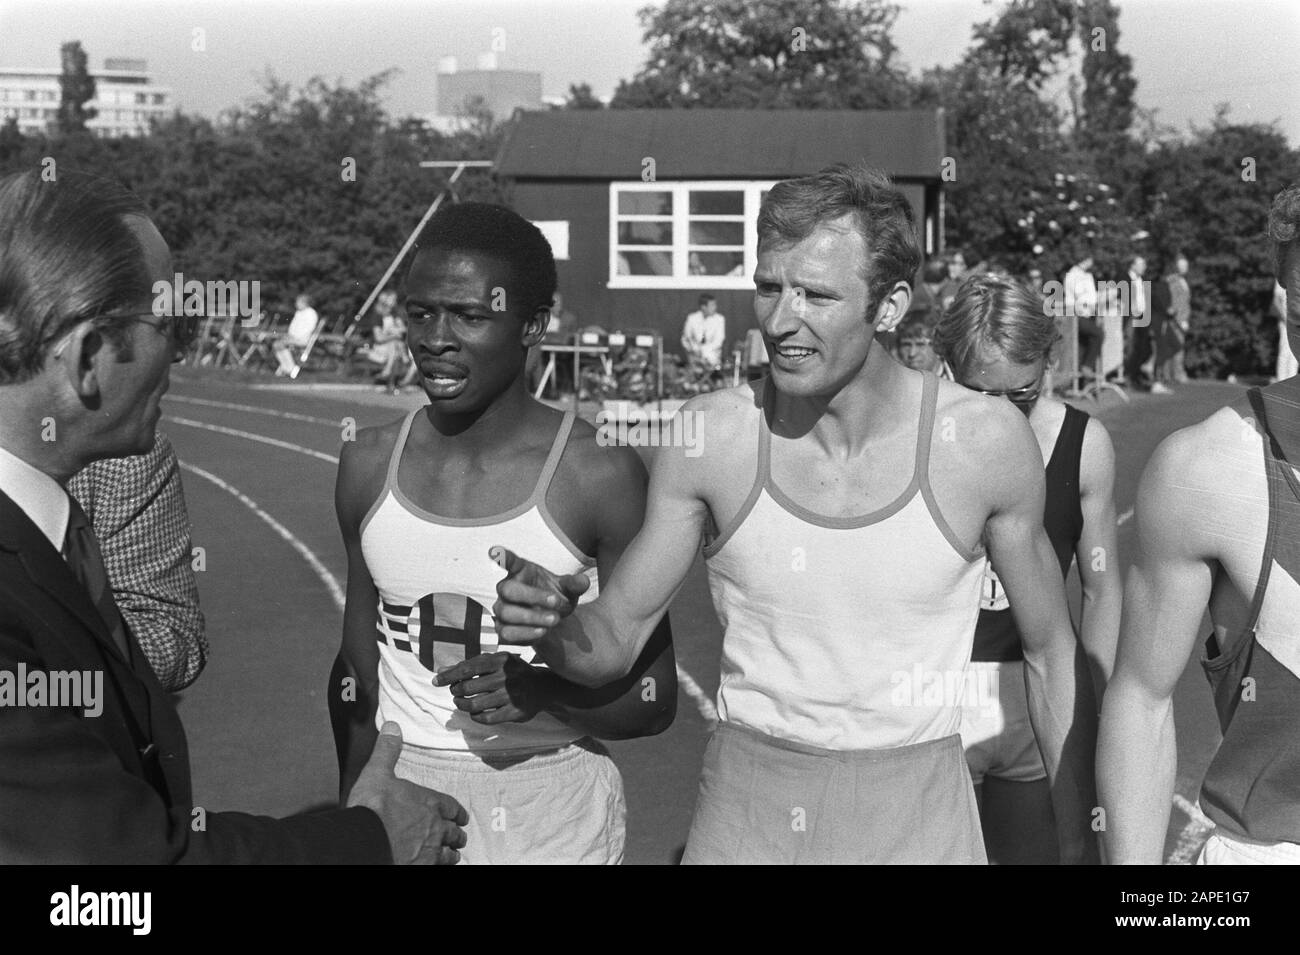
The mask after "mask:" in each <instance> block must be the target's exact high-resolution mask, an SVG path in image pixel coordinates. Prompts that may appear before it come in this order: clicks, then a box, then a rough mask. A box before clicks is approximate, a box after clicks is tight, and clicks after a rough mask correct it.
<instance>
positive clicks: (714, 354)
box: [682, 292, 727, 372]
mask: <svg viewBox="0 0 1300 955" xmlns="http://www.w3.org/2000/svg"><path fill="white" fill-rule="evenodd" d="M726 340H727V319H726V317H725V316H724V315H723V314H722V313H721V312H719V311H718V300H717V299H716V298H714V297H713V296H712V295H710V294H708V293H707V292H706V293H705V294H703V295H701V296H700V307H699V309H698V310H697V311H694V312H691V313H690V314H689V315H687V316H686V325H685V327H684V328H683V329H682V348H683V349H684V350H685V351H686V358H687V360H688V361H695V362H699V363H700V364H701V365H704V366H705V367H706V368H707V369H708V370H709V371H710V372H713V371H716V370H717V369H719V368H721V367H722V346H723V343H724V342H726Z"/></svg>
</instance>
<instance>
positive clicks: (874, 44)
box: [610, 0, 910, 109]
mask: <svg viewBox="0 0 1300 955" xmlns="http://www.w3.org/2000/svg"><path fill="white" fill-rule="evenodd" d="M897 15H898V7H897V6H895V5H893V4H889V3H884V2H882V0H866V2H859V3H846V2H843V0H824V2H818V3H807V2H804V0H716V2H711V3H699V2H697V0H668V2H666V3H664V4H663V5H662V6H659V7H646V8H645V9H643V10H641V11H640V14H639V16H640V18H641V23H642V25H643V26H644V27H645V42H646V45H647V47H648V48H649V51H650V52H649V56H648V57H647V60H646V63H645V65H644V66H643V67H642V68H641V69H640V70H639V71H638V72H637V74H636V75H635V76H634V77H633V78H632V79H631V80H625V81H623V82H621V83H620V84H619V86H618V89H617V90H616V91H615V93H614V98H613V100H612V101H611V102H610V106H611V107H613V108H616V109H618V108H623V109H669V108H689V107H722V106H727V107H734V108H742V109H888V108H895V107H903V106H906V105H907V102H908V99H909V97H910V93H909V84H908V81H907V77H906V74H905V72H904V71H903V70H902V68H901V67H900V66H899V65H898V64H897V63H896V62H895V52H896V51H895V48H894V44H893V41H892V40H891V39H890V35H889V34H890V29H891V27H892V26H893V23H894V19H895V18H896V17H897Z"/></svg>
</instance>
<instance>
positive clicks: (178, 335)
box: [93, 312, 200, 361]
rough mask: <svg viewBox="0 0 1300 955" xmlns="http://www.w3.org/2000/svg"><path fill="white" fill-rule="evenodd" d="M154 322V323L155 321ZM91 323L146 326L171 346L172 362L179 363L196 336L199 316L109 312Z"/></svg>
mask: <svg viewBox="0 0 1300 955" xmlns="http://www.w3.org/2000/svg"><path fill="white" fill-rule="evenodd" d="M155 320H156V321H155ZM93 321H96V322H111V321H128V322H139V323H140V324H141V325H148V326H149V327H150V328H152V329H153V330H154V331H155V332H157V333H158V334H159V335H162V336H163V337H164V338H166V339H167V340H168V341H169V342H171V345H172V354H173V360H174V361H180V360H181V359H182V358H184V357H185V353H186V352H187V351H189V347H190V343H191V342H193V341H194V337H195V336H196V335H197V334H198V329H199V321H200V316H198V315H176V316H164V315H156V314H154V313H153V312H110V313H109V314H107V315H99V316H96V317H95V318H94V319H93Z"/></svg>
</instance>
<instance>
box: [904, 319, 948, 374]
mask: <svg viewBox="0 0 1300 955" xmlns="http://www.w3.org/2000/svg"><path fill="white" fill-rule="evenodd" d="M939 314H941V313H930V314H927V313H918V312H914V311H913V312H908V313H907V317H906V318H904V319H903V321H902V323H901V324H900V325H899V326H898V347H897V356H898V360H899V361H900V362H902V363H903V364H904V365H906V366H907V367H908V368H910V369H912V371H921V372H929V373H930V374H932V375H938V376H939V377H940V378H946V379H948V380H949V381H951V380H952V374H951V373H950V372H949V371H948V367H947V366H946V365H945V364H944V361H943V359H942V358H940V357H939V355H938V354H937V353H936V352H935V350H934V328H935V325H936V324H937V318H938V316H939Z"/></svg>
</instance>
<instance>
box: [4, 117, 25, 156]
mask: <svg viewBox="0 0 1300 955" xmlns="http://www.w3.org/2000/svg"><path fill="white" fill-rule="evenodd" d="M22 150H23V134H22V130H20V129H19V128H18V120H17V119H15V118H14V117H12V116H10V117H9V118H8V119H6V120H5V121H4V125H3V126H0V167H2V164H4V163H5V162H7V161H8V160H9V159H10V158H11V157H14V156H18V155H20V154H21V153H22Z"/></svg>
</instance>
